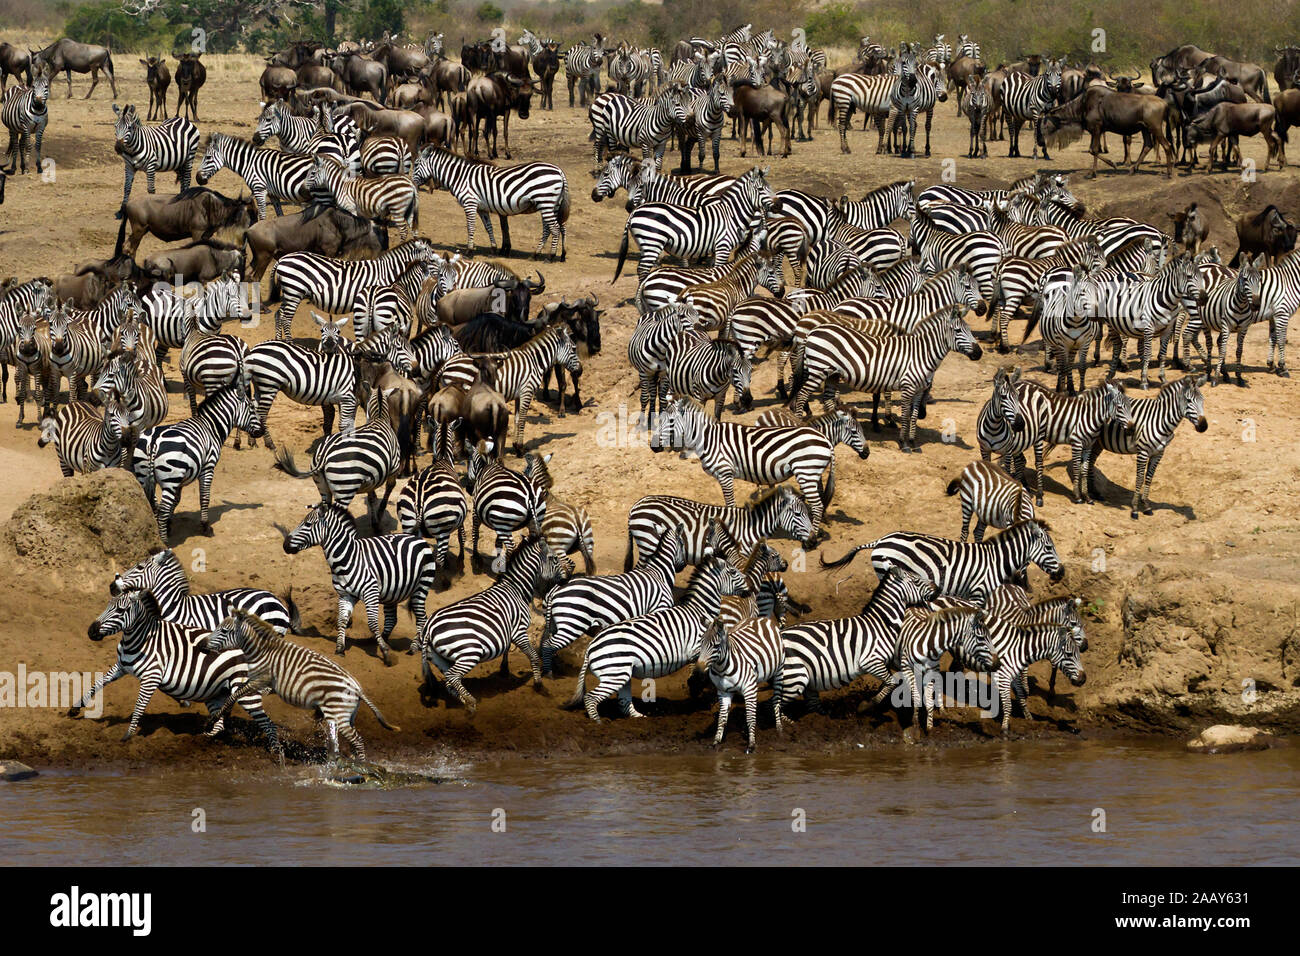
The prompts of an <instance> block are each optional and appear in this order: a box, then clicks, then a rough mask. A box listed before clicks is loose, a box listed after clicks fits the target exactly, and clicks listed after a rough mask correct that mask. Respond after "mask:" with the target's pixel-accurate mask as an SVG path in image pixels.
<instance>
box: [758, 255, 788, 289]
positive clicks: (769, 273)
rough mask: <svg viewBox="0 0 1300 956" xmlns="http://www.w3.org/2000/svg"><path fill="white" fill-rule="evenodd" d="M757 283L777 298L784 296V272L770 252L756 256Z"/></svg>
mask: <svg viewBox="0 0 1300 956" xmlns="http://www.w3.org/2000/svg"><path fill="white" fill-rule="evenodd" d="M758 284H759V285H761V286H763V288H765V289H767V291H768V292H771V293H772V295H774V296H776V297H777V298H778V299H783V298H785V273H784V272H782V271H781V266H780V264H779V263H778V262H777V261H776V259H775V258H774V257H773V256H772V254H771V253H770V252H768V253H766V254H760V255H759V257H758Z"/></svg>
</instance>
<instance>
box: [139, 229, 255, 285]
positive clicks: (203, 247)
mask: <svg viewBox="0 0 1300 956" xmlns="http://www.w3.org/2000/svg"><path fill="white" fill-rule="evenodd" d="M236 269H238V270H239V271H240V272H243V271H244V251H243V248H242V245H241V246H232V245H231V244H230V243H228V242H218V241H216V240H215V239H208V240H206V241H204V240H201V241H199V242H191V243H189V244H188V245H185V246H181V247H180V248H178V249H163V250H162V251H160V252H155V253H154V254H153V255H151V256H149V257H148V258H147V259H145V260H144V262H142V263H141V264H140V272H141V273H142V274H143V275H144V277H145V278H146V279H152V280H154V281H159V280H166V281H171V280H172V278H173V277H175V276H184V277H185V281H186V282H190V281H195V280H197V281H199V282H210V281H211V280H213V279H215V278H216V277H217V276H219V275H224V274H225V273H227V272H231V271H234V270H236Z"/></svg>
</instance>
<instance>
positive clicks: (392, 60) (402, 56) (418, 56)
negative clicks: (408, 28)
mask: <svg viewBox="0 0 1300 956" xmlns="http://www.w3.org/2000/svg"><path fill="white" fill-rule="evenodd" d="M369 55H370V59H372V60H375V61H376V62H378V63H382V64H383V65H384V67H385V69H387V70H388V76H389V78H391V79H403V78H408V79H409V78H413V77H416V76H418V75H419V74H420V72H421V71H422V70H424V69H426V68H427V67H428V66H429V57H428V55H427V54H426V53H424V51H422V50H408V49H406V48H405V47H401V46H397V45H395V44H394V43H392V42H391V41H386V42H384V43H381V44H379V46H377V47H375V48H374V49H373V50H371V51H370V54H369Z"/></svg>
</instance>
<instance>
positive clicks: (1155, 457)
mask: <svg viewBox="0 0 1300 956" xmlns="http://www.w3.org/2000/svg"><path fill="white" fill-rule="evenodd" d="M1164 456H1165V450H1164V449H1163V448H1162V449H1160V450H1159V451H1155V452H1152V453H1151V456H1150V459H1149V460H1148V462H1147V476H1146V482H1145V484H1144V485H1143V487H1142V513H1143V514H1144V515H1150V514H1154V512H1153V511H1152V509H1151V482H1152V480H1153V479H1154V478H1155V476H1156V468H1157V467H1158V466H1159V464H1160V459H1161V458H1163V457H1164Z"/></svg>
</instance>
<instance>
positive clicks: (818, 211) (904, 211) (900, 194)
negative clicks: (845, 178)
mask: <svg viewBox="0 0 1300 956" xmlns="http://www.w3.org/2000/svg"><path fill="white" fill-rule="evenodd" d="M915 187H916V181H915V180H913V179H900V180H897V181H896V182H892V183H888V184H886V185H884V186H878V187H877V188H875V189H873V190H872V191H871V192H869V193H867V194H866V195H865V196H863V197H862V199H861V201H858V202H854V201H851V200H849V199H848V197H847V196H845V197H843V198H841V199H840V201H839V202H836V201H835V200H833V199H827V198H826V197H824V196H814V195H812V194H811V193H806V192H802V191H800V190H798V189H783V190H781V191H780V192H778V193H777V194H776V198H777V200H778V201H779V202H780V204H781V212H782V215H786V216H791V217H793V218H794V219H796V220H798V222H799V224H800V225H802V226H803V227H804V231H805V232H807V233H808V242H809V244H810V245H815V244H816V243H818V242H821V241H822V239H824V238H825V237H826V236H827V234H828V233H830V232H831V231H832V230H833V228H834V227H835V226H836V225H837V224H838V223H839V222H840V221H841V220H843V221H845V222H847V223H848V224H849V225H851V226H855V227H856V228H858V229H864V230H865V229H883V228H884V227H885V226H888V225H889V224H890V223H891V222H893V221H894V220H896V219H908V218H911V217H912V215H913V213H914V212H915V210H916V200H915V199H913V197H912V190H913V189H914V188H915ZM837 214H838V215H837Z"/></svg>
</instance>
